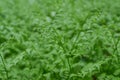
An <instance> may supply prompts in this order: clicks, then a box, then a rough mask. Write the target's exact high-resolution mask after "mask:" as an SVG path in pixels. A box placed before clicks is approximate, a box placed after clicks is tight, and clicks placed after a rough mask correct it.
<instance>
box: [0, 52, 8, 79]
mask: <svg viewBox="0 0 120 80" xmlns="http://www.w3.org/2000/svg"><path fill="white" fill-rule="evenodd" d="M0 57H1V60H2V63H3V67H4V70H5V72H6V80H9V77H8V71H7V68H6V65H5V62H4V59H3V57H2V55H1V54H0Z"/></svg>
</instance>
